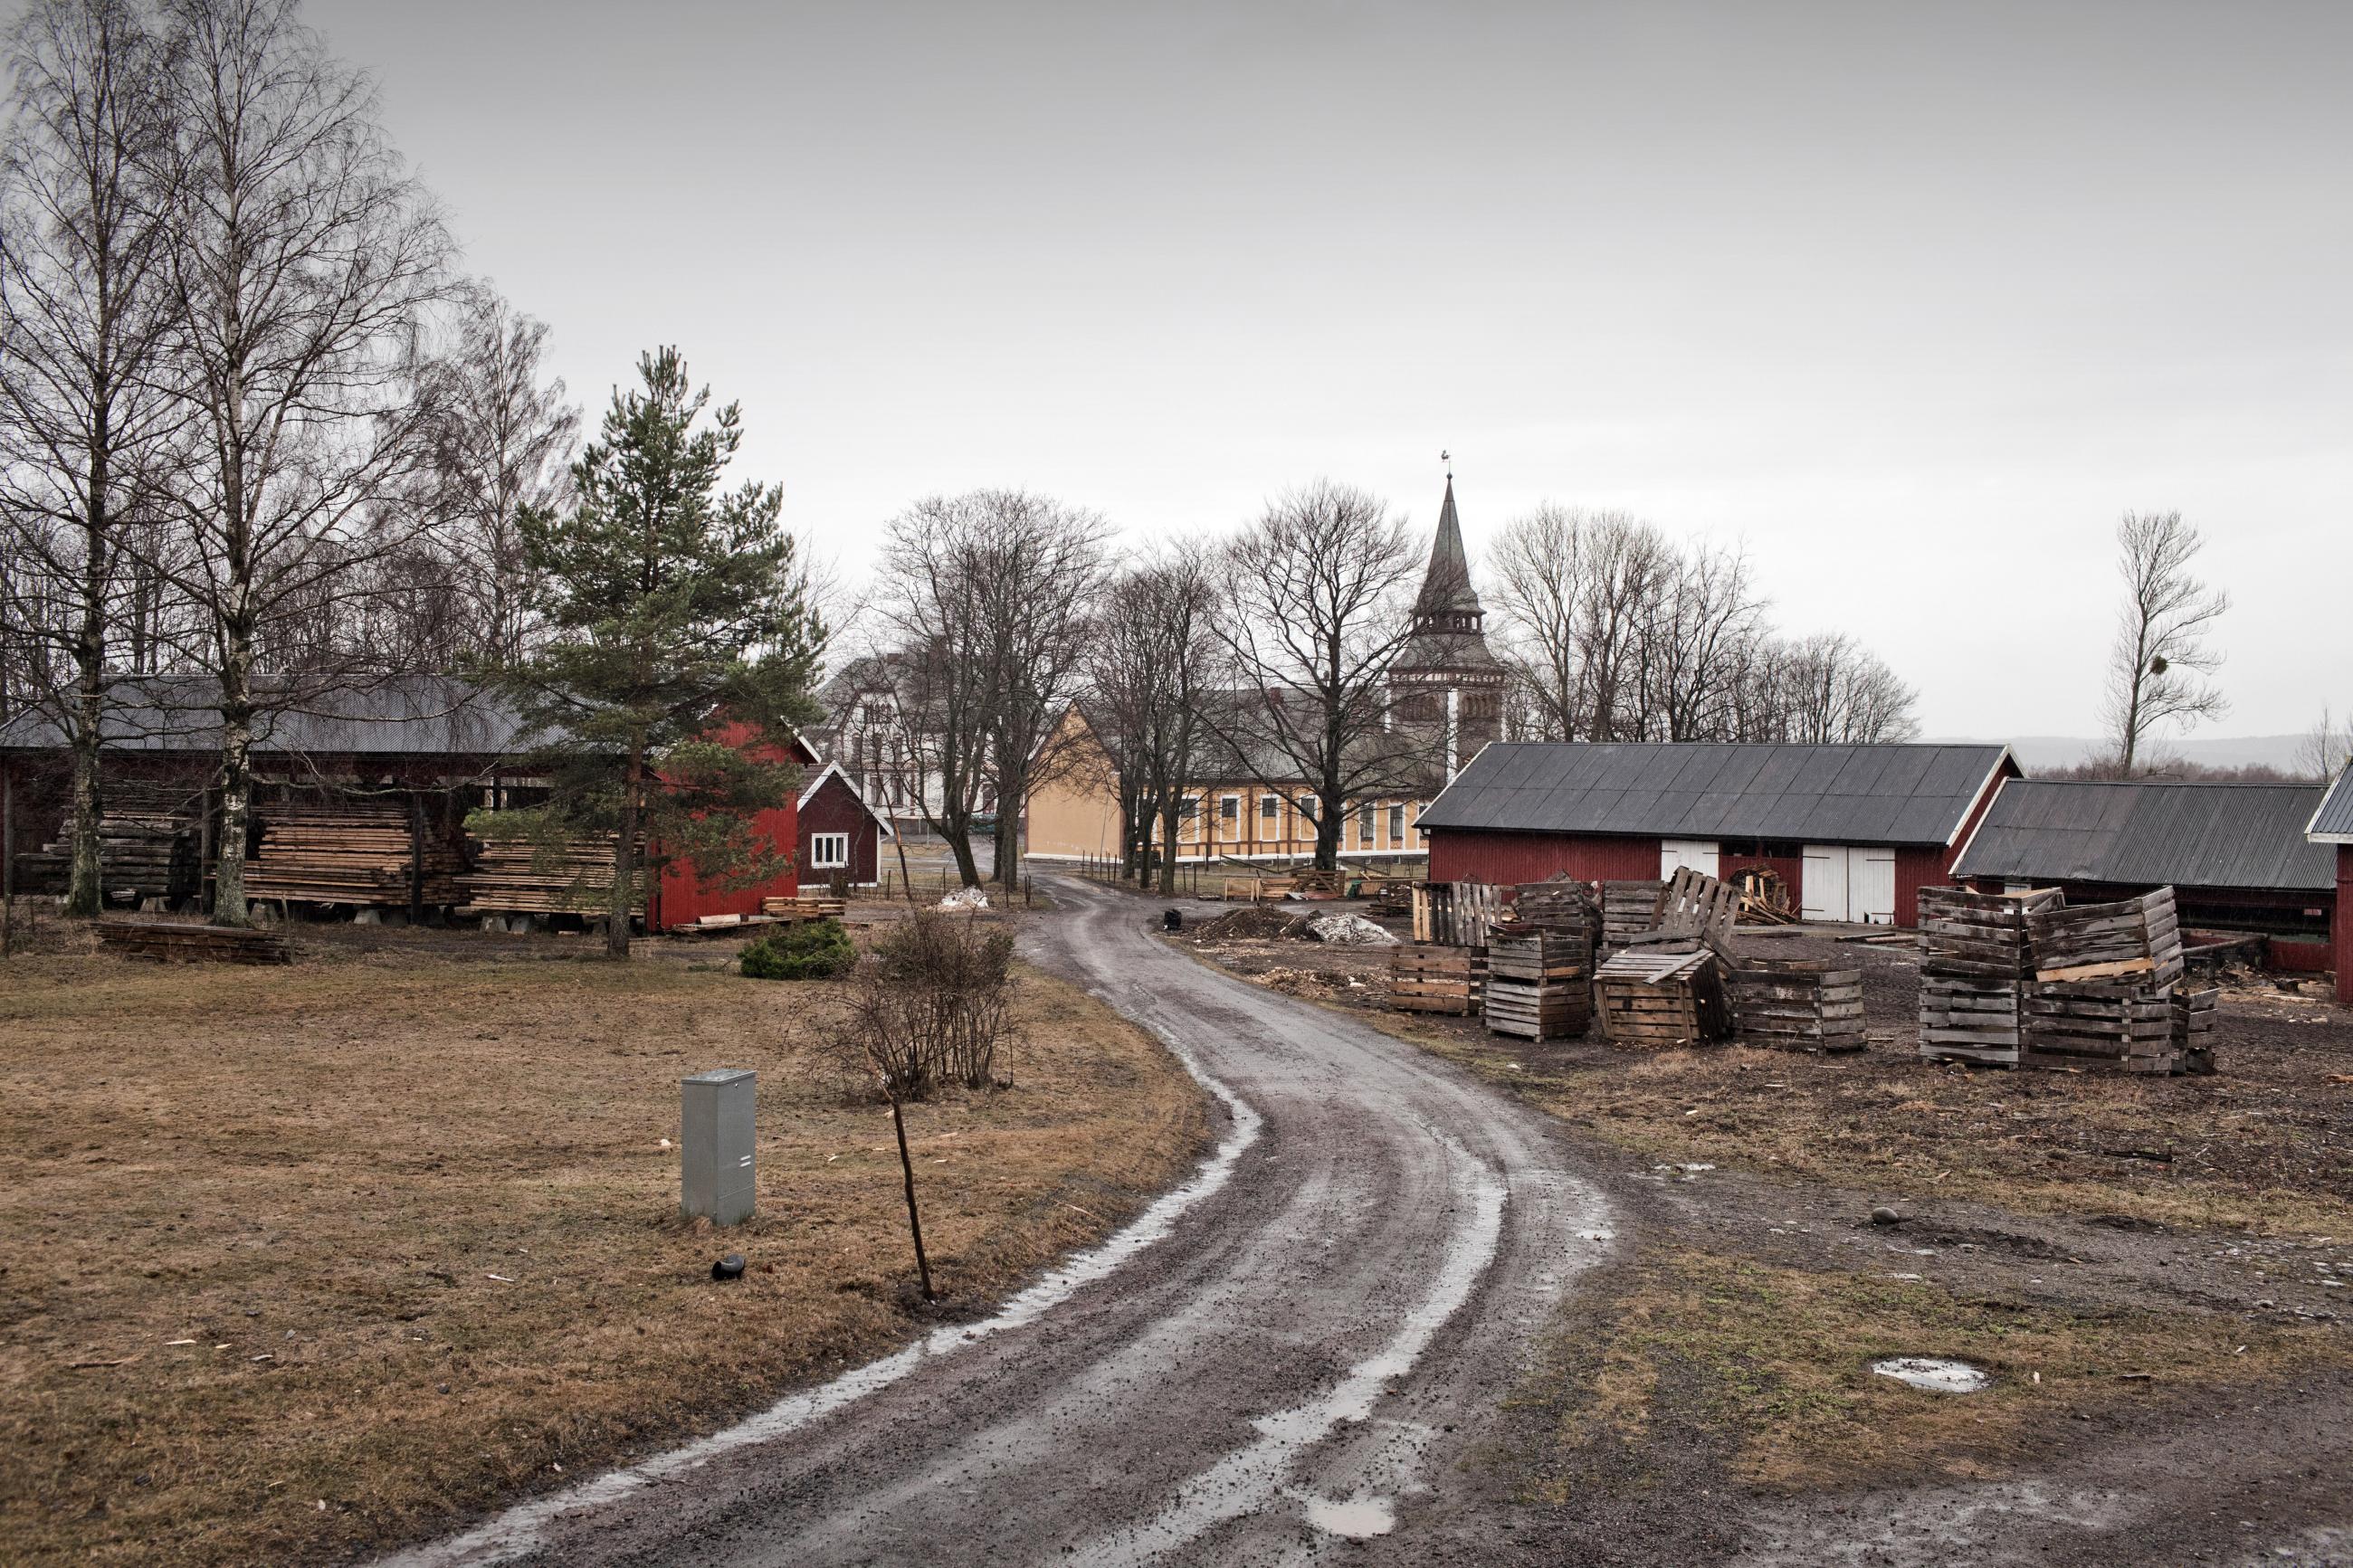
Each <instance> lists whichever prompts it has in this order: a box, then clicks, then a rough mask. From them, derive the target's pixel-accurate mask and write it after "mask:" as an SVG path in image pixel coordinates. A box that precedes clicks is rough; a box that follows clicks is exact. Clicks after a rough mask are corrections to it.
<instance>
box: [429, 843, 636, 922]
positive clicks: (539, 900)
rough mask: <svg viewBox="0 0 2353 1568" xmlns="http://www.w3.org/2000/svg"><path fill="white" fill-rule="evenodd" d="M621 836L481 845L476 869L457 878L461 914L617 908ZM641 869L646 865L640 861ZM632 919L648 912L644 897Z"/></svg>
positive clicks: (592, 912)
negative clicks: (616, 855)
mask: <svg viewBox="0 0 2353 1568" xmlns="http://www.w3.org/2000/svg"><path fill="white" fill-rule="evenodd" d="M616 837H617V835H615V834H610V833H607V834H603V835H601V836H596V837H579V838H566V839H565V840H564V841H563V842H561V843H560V844H556V845H552V846H547V847H544V848H543V847H542V846H541V845H539V844H537V843H534V842H533V841H532V840H531V839H528V838H491V839H483V840H480V841H478V847H477V848H476V850H475V853H474V868H473V869H472V870H470V871H469V872H467V873H466V874H465V875H464V876H463V877H461V878H459V883H460V884H461V886H462V887H463V889H464V891H465V899H466V901H465V904H464V905H463V906H462V907H461V908H460V909H459V911H458V912H459V914H462V915H478V914H479V915H487V914H515V915H553V914H586V915H600V914H606V913H608V912H610V910H611V909H612V907H613V844H614V840H615V838H616ZM638 864H639V865H640V866H642V865H643V864H644V861H643V860H642V859H640V860H639V861H638ZM629 910H630V912H631V913H632V914H638V915H642V914H644V913H645V912H646V900H645V897H644V894H643V893H642V892H640V893H639V895H638V897H637V898H636V899H635V900H632V901H631V903H630V905H629Z"/></svg>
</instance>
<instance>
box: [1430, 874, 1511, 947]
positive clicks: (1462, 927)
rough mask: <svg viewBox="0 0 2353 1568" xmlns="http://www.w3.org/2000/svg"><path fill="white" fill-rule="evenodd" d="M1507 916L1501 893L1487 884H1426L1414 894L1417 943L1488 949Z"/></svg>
mask: <svg viewBox="0 0 2353 1568" xmlns="http://www.w3.org/2000/svg"><path fill="white" fill-rule="evenodd" d="M1503 912H1504V906H1503V896H1502V894H1501V892H1500V891H1499V890H1498V889H1495V888H1493V887H1492V886H1490V885H1489V884H1487V883H1485V882H1424V883H1421V884H1420V885H1419V886H1418V887H1416V888H1415V889H1414V890H1413V940H1414V941H1416V942H1437V943H1439V944H1440V945H1441V946H1445V947H1484V946H1486V945H1487V932H1488V931H1489V929H1490V928H1491V927H1493V925H1494V923H1495V921H1497V920H1499V919H1501V918H1502V916H1503Z"/></svg>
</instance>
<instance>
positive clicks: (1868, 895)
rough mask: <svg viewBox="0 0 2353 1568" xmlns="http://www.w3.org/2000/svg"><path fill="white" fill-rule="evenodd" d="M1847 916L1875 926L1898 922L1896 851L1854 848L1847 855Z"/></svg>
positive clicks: (1890, 924)
mask: <svg viewBox="0 0 2353 1568" xmlns="http://www.w3.org/2000/svg"><path fill="white" fill-rule="evenodd" d="M1846 910H1847V916H1846V918H1847V919H1849V920H1851V921H1868V922H1869V923H1870V924H1872V925H1875V926H1892V925H1894V923H1895V851H1894V850H1893V849H1850V850H1848V851H1847V858H1846Z"/></svg>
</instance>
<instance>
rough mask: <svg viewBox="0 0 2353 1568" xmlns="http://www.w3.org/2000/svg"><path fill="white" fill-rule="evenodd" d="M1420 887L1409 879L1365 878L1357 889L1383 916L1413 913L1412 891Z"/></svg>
mask: <svg viewBox="0 0 2353 1568" xmlns="http://www.w3.org/2000/svg"><path fill="white" fill-rule="evenodd" d="M1419 886H1421V884H1420V883H1419V882H1417V881H1415V880H1414V879H1412V878H1410V877H1367V878H1366V879H1365V883H1364V886H1363V888H1362V889H1359V890H1360V891H1361V892H1362V893H1363V894H1364V896H1365V897H1366V898H1367V899H1370V900H1372V903H1373V908H1374V909H1376V910H1379V911H1380V912H1381V913H1382V914H1385V915H1408V914H1411V913H1412V912H1413V890H1414V889H1416V888H1418V887H1419Z"/></svg>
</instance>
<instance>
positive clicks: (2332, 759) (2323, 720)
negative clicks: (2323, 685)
mask: <svg viewBox="0 0 2353 1568" xmlns="http://www.w3.org/2000/svg"><path fill="white" fill-rule="evenodd" d="M2348 761H2353V720H2348V721H2339V720H2338V719H2337V718H2336V717H2335V716H2334V715H2333V714H2332V713H2331V712H2330V710H2328V709H2326V708H2323V709H2322V710H2320V719H2319V721H2318V722H2316V724H2314V725H2313V727H2312V728H2311V729H2310V730H2307V731H2305V736H2304V739H2303V741H2302V742H2299V743H2298V744H2297V746H2296V749H2295V772H2296V773H2297V774H2298V775H2299V776H2301V777H2304V778H2307V779H2312V780H2315V781H2316V782H2318V783H2321V784H2327V783H2328V782H2329V781H2331V780H2332V779H2334V778H2336V776H2337V774H2338V773H2342V772H2344V771H2345V765H2346V763H2347V762H2348Z"/></svg>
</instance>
